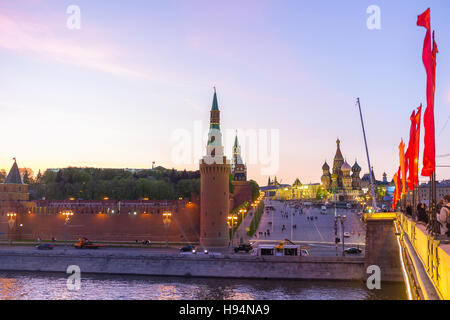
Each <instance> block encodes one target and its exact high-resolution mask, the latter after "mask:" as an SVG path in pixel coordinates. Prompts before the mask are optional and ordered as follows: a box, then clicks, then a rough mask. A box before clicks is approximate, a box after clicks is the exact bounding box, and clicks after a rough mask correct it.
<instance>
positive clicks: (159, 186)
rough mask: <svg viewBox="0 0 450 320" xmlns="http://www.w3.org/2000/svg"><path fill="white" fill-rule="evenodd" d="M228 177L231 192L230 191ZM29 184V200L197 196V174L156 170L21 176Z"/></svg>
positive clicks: (67, 171)
mask: <svg viewBox="0 0 450 320" xmlns="http://www.w3.org/2000/svg"><path fill="white" fill-rule="evenodd" d="M231 179H232V176H230V192H231V193H232V192H233V188H232V184H231ZM23 180H24V182H25V183H26V184H29V186H30V187H29V190H30V198H31V200H37V199H43V198H45V199H47V200H65V199H70V198H75V199H82V200H102V199H104V198H109V199H114V200H139V199H144V198H148V199H151V200H175V199H178V198H179V197H182V198H188V199H190V198H191V196H192V194H200V172H199V171H186V170H183V171H179V170H175V169H166V168H163V167H156V168H154V169H152V170H150V169H149V170H141V171H138V172H135V173H133V172H131V171H129V170H125V169H99V168H74V167H69V168H64V169H59V170H58V171H54V170H46V171H45V172H44V174H41V172H40V171H39V172H38V174H37V175H36V177H35V178H34V177H33V176H31V175H29V174H28V173H27V172H25V173H24V174H23ZM249 183H250V186H251V188H252V196H253V200H254V199H256V198H257V197H258V196H259V186H258V184H257V183H256V182H255V181H253V180H250V181H249Z"/></svg>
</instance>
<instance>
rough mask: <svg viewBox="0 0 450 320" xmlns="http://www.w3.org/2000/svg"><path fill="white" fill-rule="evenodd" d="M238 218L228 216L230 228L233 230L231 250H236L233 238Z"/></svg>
mask: <svg viewBox="0 0 450 320" xmlns="http://www.w3.org/2000/svg"><path fill="white" fill-rule="evenodd" d="M236 220H237V216H236V215H229V216H228V221H227V222H228V227H229V228H230V230H231V248H234V245H233V236H234V225H235V224H236Z"/></svg>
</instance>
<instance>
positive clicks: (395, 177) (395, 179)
mask: <svg viewBox="0 0 450 320" xmlns="http://www.w3.org/2000/svg"><path fill="white" fill-rule="evenodd" d="M393 180H394V184H395V190H394V195H393V198H392V211H394V210H395V207H396V206H397V190H398V188H399V185H398V174H397V173H395V174H394V178H393Z"/></svg>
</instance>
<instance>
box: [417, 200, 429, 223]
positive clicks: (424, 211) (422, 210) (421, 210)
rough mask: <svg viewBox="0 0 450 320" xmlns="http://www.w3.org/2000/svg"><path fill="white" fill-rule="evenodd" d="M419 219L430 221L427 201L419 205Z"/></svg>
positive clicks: (424, 221)
mask: <svg viewBox="0 0 450 320" xmlns="http://www.w3.org/2000/svg"><path fill="white" fill-rule="evenodd" d="M417 221H421V222H423V223H428V216H427V209H426V206H425V203H419V204H418V205H417Z"/></svg>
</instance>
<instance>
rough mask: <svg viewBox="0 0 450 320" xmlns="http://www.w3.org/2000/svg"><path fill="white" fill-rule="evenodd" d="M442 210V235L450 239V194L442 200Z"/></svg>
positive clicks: (440, 217) (440, 220)
mask: <svg viewBox="0 0 450 320" xmlns="http://www.w3.org/2000/svg"><path fill="white" fill-rule="evenodd" d="M442 200H443V201H442V208H441V211H440V212H439V215H438V221H439V223H440V224H441V235H447V236H448V237H450V194H448V195H446V196H444V198H443V199H442Z"/></svg>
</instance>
